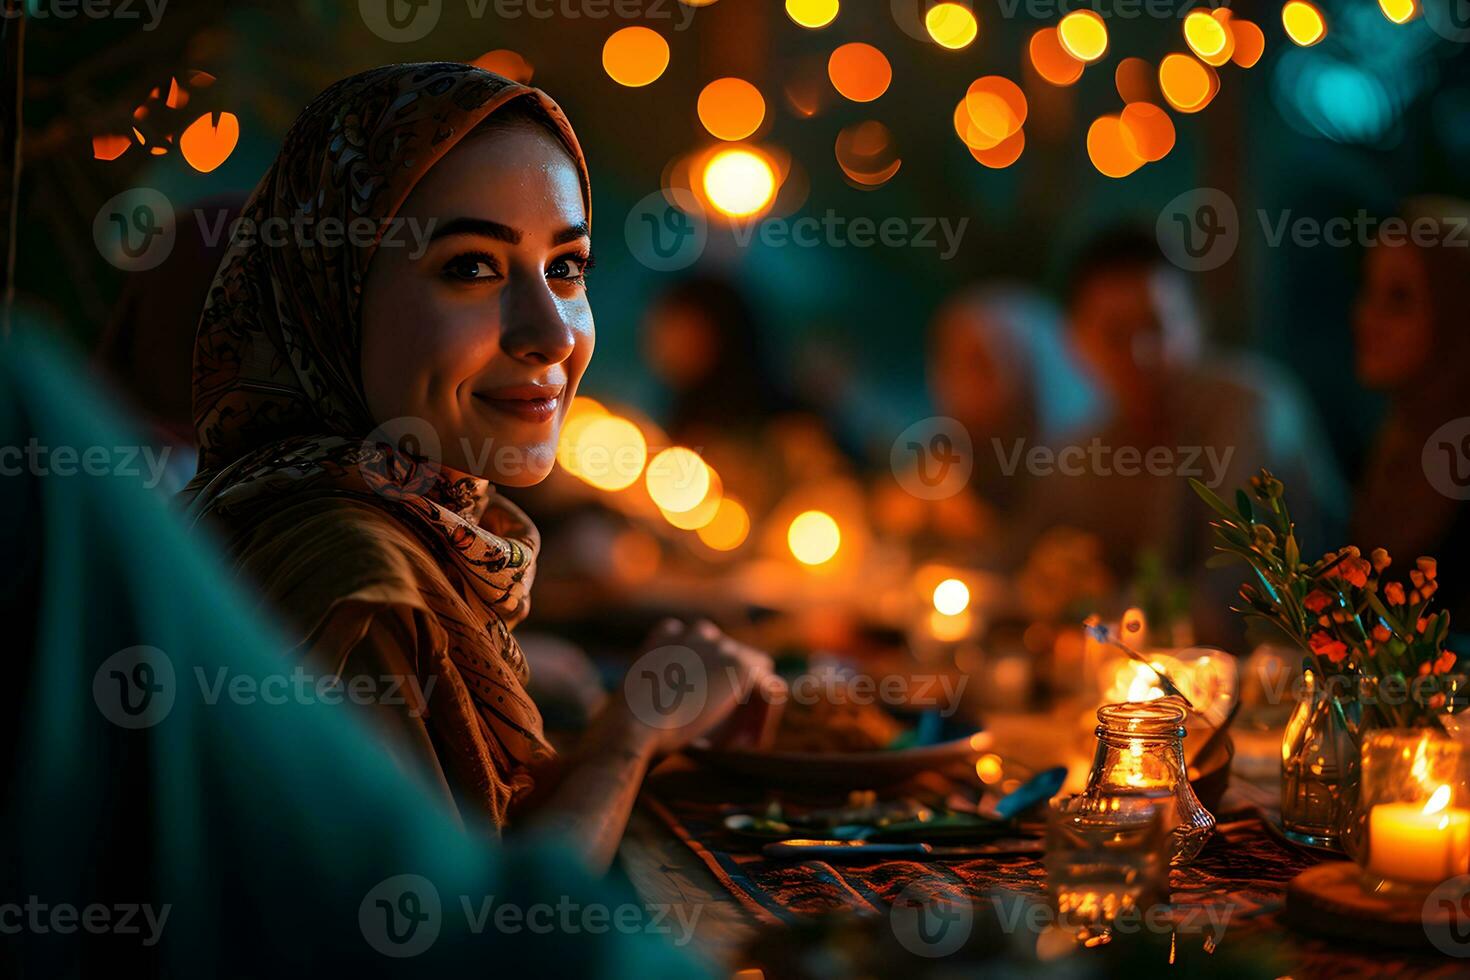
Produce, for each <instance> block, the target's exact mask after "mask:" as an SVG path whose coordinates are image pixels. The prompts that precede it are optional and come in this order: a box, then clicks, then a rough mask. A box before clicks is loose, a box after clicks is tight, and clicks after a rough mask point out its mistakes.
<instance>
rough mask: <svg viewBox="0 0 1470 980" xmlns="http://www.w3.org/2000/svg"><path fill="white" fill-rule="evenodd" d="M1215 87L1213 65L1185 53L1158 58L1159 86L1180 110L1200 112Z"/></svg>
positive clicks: (1216, 85) (1172, 104) (1212, 94)
mask: <svg viewBox="0 0 1470 980" xmlns="http://www.w3.org/2000/svg"><path fill="white" fill-rule="evenodd" d="M1218 88H1219V80H1218V78H1217V76H1216V75H1215V71H1214V69H1213V68H1211V67H1210V66H1209V65H1206V64H1202V63H1201V62H1199V61H1196V60H1195V59H1194V58H1191V57H1190V56H1189V55H1187V54H1179V53H1177V52H1176V53H1175V54H1168V55H1165V56H1164V60H1163V61H1161V62H1159V90H1160V91H1162V92H1163V93H1164V98H1165V99H1166V100H1168V102H1169V104H1170V105H1171V106H1173V107H1174V108H1175V109H1178V110H1179V111H1180V112H1199V111H1200V110H1201V109H1203V108H1204V107H1205V106H1207V105H1209V103H1210V100H1211V99H1212V98H1214V97H1215V92H1216V91H1217V90H1218Z"/></svg>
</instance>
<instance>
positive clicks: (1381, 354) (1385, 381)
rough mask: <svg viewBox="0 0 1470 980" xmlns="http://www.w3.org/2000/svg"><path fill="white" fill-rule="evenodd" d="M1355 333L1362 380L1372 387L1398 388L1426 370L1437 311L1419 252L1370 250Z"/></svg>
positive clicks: (1405, 247)
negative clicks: (1431, 297) (1433, 304)
mask: <svg viewBox="0 0 1470 980" xmlns="http://www.w3.org/2000/svg"><path fill="white" fill-rule="evenodd" d="M1353 333H1354V336H1355V338H1356V340H1357V363H1358V379H1359V380H1360V381H1362V383H1363V384H1365V385H1367V386H1368V387H1369V388H1376V389H1393V388H1398V387H1401V386H1403V385H1406V384H1409V383H1411V382H1412V381H1414V379H1415V378H1417V377H1418V376H1419V374H1420V372H1422V371H1423V370H1424V367H1425V365H1426V364H1428V362H1429V357H1430V354H1431V351H1432V350H1433V347H1434V311H1433V310H1432V308H1431V306H1430V298H1429V276H1428V273H1427V271H1426V270H1425V268H1424V262H1423V260H1422V259H1421V258H1420V257H1419V250H1418V249H1417V248H1416V247H1414V246H1412V245H1408V244H1403V245H1384V244H1379V245H1375V246H1374V247H1373V248H1370V249H1369V250H1368V259H1367V265H1366V267H1365V269H1364V270H1363V289H1362V292H1360V293H1359V294H1358V305H1357V309H1356V310H1355V312H1354V317H1353Z"/></svg>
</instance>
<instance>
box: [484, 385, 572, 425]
mask: <svg viewBox="0 0 1470 980" xmlns="http://www.w3.org/2000/svg"><path fill="white" fill-rule="evenodd" d="M562 387H563V386H562V385H515V386H512V387H507V388H495V389H492V390H490V391H477V392H475V397H476V398H478V399H479V400H480V401H482V402H484V403H485V404H486V405H489V406H490V407H491V408H493V409H495V410H496V411H497V412H501V413H503V414H505V415H509V416H512V417H513V418H518V419H521V420H522V421H525V422H546V421H549V420H550V419H551V417H552V416H554V415H555V414H556V409H557V406H558V405H560V404H561V393H562Z"/></svg>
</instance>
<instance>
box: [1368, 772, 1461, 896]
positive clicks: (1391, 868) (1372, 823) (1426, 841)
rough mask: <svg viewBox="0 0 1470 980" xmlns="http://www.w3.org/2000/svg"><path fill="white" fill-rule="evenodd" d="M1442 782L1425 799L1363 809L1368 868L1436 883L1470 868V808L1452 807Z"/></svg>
mask: <svg viewBox="0 0 1470 980" xmlns="http://www.w3.org/2000/svg"><path fill="white" fill-rule="evenodd" d="M1449 802H1450V788H1449V787H1448V786H1441V787H1439V789H1437V790H1435V791H1434V793H1433V794H1432V795H1431V796H1430V798H1429V800H1428V802H1426V803H1423V804H1418V803H1380V804H1378V805H1377V806H1375V807H1373V809H1372V810H1370V811H1369V812H1368V853H1369V857H1368V871H1369V872H1371V873H1373V874H1376V875H1380V876H1382V877H1384V878H1387V879H1390V880H1394V881H1403V882H1413V883H1415V884H1423V885H1437V884H1439V883H1440V882H1442V881H1444V880H1445V879H1447V878H1453V877H1454V876H1455V875H1460V874H1465V873H1466V872H1467V871H1470V810H1465V809H1462V808H1460V807H1452V806H1450V805H1449Z"/></svg>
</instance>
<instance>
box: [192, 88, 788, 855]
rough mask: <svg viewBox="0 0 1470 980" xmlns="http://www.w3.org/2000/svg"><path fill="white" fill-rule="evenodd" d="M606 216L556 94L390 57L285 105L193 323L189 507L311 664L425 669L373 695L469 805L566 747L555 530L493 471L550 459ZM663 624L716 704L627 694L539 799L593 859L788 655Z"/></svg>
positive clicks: (514, 476) (355, 674)
mask: <svg viewBox="0 0 1470 980" xmlns="http://www.w3.org/2000/svg"><path fill="white" fill-rule="evenodd" d="M590 216H591V205H590V188H589V185H588V177H587V168H586V164H585V161H584V159H583V156H582V152H581V149H580V148H579V146H578V144H577V141H576V137H575V136H574V135H573V133H572V130H571V127H570V126H569V125H568V123H567V121H566V118H565V117H564V116H563V115H562V113H561V110H560V109H559V108H558V107H557V106H556V104H555V103H554V102H552V101H551V99H550V98H549V97H548V96H546V95H545V94H544V93H542V92H541V91H539V90H537V89H533V88H529V87H526V86H524V85H519V84H516V83H514V82H511V81H508V80H507V79H504V78H501V77H500V76H498V75H494V74H491V73H489V72H486V71H483V70H481V69H478V68H474V67H470V66H467V65H462V64H417V65H394V66H388V67H384V68H379V69H374V70H371V71H367V72H363V73H362V74H359V75H355V76H353V77H351V78H348V79H345V80H343V81H341V82H338V83H337V84H335V85H333V86H331V87H330V88H328V89H327V90H326V91H325V92H323V93H322V94H321V95H320V96H318V97H317V99H316V100H315V101H313V102H312V103H311V105H309V106H308V107H307V108H306V109H305V111H303V113H302V114H301V117H300V118H299V119H298V120H297V121H296V122H295V124H294V125H293V126H292V127H291V130H290V132H289V133H288V134H287V136H286V139H285V143H284V145H283V147H282V150H281V153H280V155H279V157H278V158H277V159H276V161H275V163H274V164H273V165H272V167H271V168H270V170H269V171H268V172H267V173H266V175H265V177H264V179H263V180H262V181H261V183H260V185H259V186H258V187H257V189H256V191H255V194H254V195H253V197H252V198H251V200H250V201H249V203H248V204H247V205H246V207H245V210H244V213H243V218H244V221H243V224H242V229H244V230H246V231H248V230H250V229H259V233H258V234H241V235H237V237H236V240H235V241H234V242H232V244H231V249H230V251H229V253H227V255H226V257H225V260H224V262H223V264H222V265H221V267H220V270H219V272H218V274H217V276H216V278H215V282H214V286H213V288H212V289H211V290H210V296H209V300H208V303H207V304H206V306H205V310H204V314H203V317H202V319H201V321H200V327H199V336H198V340H197V344H196V348H195V372H194V411H195V421H196V428H197V431H198V435H199V447H200V471H199V474H198V476H197V477H196V478H195V479H194V481H193V482H192V483H191V484H190V485H189V487H188V488H186V490H185V496H186V498H187V499H188V500H189V501H190V503H191V510H192V513H193V514H194V515H195V517H196V519H200V520H203V521H206V522H208V523H209V524H211V525H212V526H213V527H214V528H215V529H216V530H217V531H219V532H221V533H223V534H224V535H225V541H226V544H227V547H228V550H229V553H230V555H231V556H232V558H233V560H234V561H235V563H236V565H237V566H238V568H239V569H240V570H241V571H242V572H243V573H244V574H245V575H246V576H247V577H248V578H250V579H252V580H253V581H254V582H255V583H256V585H257V586H258V587H259V589H260V590H261V592H262V593H263V595H264V597H265V598H266V599H267V600H268V601H269V602H270V603H271V604H272V605H273V606H274V608H275V609H276V610H277V611H278V612H279V613H280V614H281V615H282V616H284V618H285V620H286V622H287V624H288V627H289V629H290V631H291V634H292V636H293V637H294V638H295V639H297V640H299V641H300V653H301V655H303V656H304V657H306V658H307V660H308V661H309V662H311V663H313V664H314V665H315V666H317V667H319V668H321V669H324V670H326V671H329V672H333V673H335V674H336V675H338V676H341V677H342V678H343V680H344V682H350V679H351V678H369V679H371V678H377V677H400V678H409V679H412V680H414V681H415V682H416V686H415V685H410V689H416V690H418V691H421V692H423V694H422V697H420V698H413V699H410V701H411V702H412V703H410V704H407V705H383V704H379V705H377V706H375V707H374V709H373V714H375V715H376V716H377V721H378V723H379V724H380V726H381V727H382V729H383V730H384V732H385V738H386V741H387V744H388V745H389V747H390V749H391V750H392V751H393V752H394V753H395V754H396V755H398V756H400V757H401V758H403V759H404V760H405V765H406V766H408V767H409V768H411V769H414V770H416V771H419V772H421V773H424V774H427V776H428V777H429V779H430V780H431V782H432V783H433V785H434V786H435V787H436V789H437V790H438V791H439V792H440V794H441V795H443V796H444V797H445V798H446V799H449V800H452V801H453V803H454V804H455V805H456V806H457V807H458V810H459V812H460V814H461V815H462V816H463V817H464V818H465V819H466V821H467V822H470V823H477V822H481V821H483V822H486V823H489V824H493V825H494V826H496V827H499V826H503V825H504V824H506V823H507V822H508V820H509V819H510V815H511V811H512V807H513V805H514V804H516V803H518V802H520V801H523V800H524V798H525V797H526V795H527V794H528V793H529V791H530V790H531V788H532V785H533V783H534V780H535V777H534V773H535V771H537V770H544V769H545V768H546V766H547V764H548V763H549V762H550V761H551V758H552V755H553V753H552V750H551V748H550V746H549V745H548V744H547V742H546V740H545V738H544V737H543V734H542V726H541V718H540V714H539V712H538V711H537V708H536V705H535V704H534V703H533V702H532V701H531V699H530V698H529V697H528V696H527V694H526V690H525V685H526V681H527V667H526V661H525V658H524V656H523V655H522V653H521V650H520V647H519V645H518V644H517V642H516V639H515V637H514V635H513V634H512V632H511V630H512V628H513V627H514V626H515V625H516V624H517V623H519V622H520V621H521V620H522V619H524V618H525V616H526V613H527V611H528V603H529V593H530V588H531V582H532V578H533V575H534V570H535V563H536V556H537V551H538V548H539V545H540V540H539V536H538V534H537V532H536V528H535V526H534V525H533V524H532V523H531V521H530V519H529V518H528V517H527V516H526V515H525V514H524V513H522V512H521V511H520V510H519V509H518V508H516V507H515V506H514V505H512V504H511V503H510V502H509V501H507V500H506V499H505V498H504V497H502V496H500V495H499V494H498V493H497V492H496V491H495V488H494V486H493V484H509V485H515V486H525V485H530V484H533V483H536V482H538V481H539V480H541V479H543V478H544V477H545V476H546V475H547V473H548V472H549V471H550V469H551V466H552V463H553V461H554V458H555V448H556V443H557V436H558V433H559V430H560V425H561V422H562V420H563V419H564V418H565V416H566V411H567V408H568V406H569V405H570V403H571V401H572V398H573V397H574V395H575V394H576V390H577V385H578V382H579V381H580V380H581V378H582V374H583V371H584V370H585V369H586V366H587V362H588V360H589V358H590V357H591V355H592V346H593V324H592V313H591V308H590V306H589V305H588V299H587V285H586V275H587V270H588V268H589V267H590V266H591V254H590ZM652 642H653V645H654V646H655V647H656V648H657V650H656V651H655V653H657V652H658V651H660V650H663V649H664V648H667V647H669V646H675V647H678V648H679V650H680V656H683V657H685V658H687V662H685V663H681V665H680V666H681V667H684V668H686V669H685V670H684V671H683V672H682V673H681V672H677V671H674V672H668V673H665V672H661V670H660V669H656V668H660V667H668V666H669V665H667V664H662V663H660V664H659V665H654V668H655V669H644V670H643V673H646V674H649V675H650V676H651V677H652V678H653V679H652V681H651V682H650V683H653V684H656V683H658V679H659V678H661V677H664V676H668V677H669V678H670V679H671V680H672V679H674V678H675V674H677V675H678V676H679V677H683V676H686V675H688V674H689V673H690V672H691V671H692V672H693V673H694V674H698V673H699V672H700V671H701V670H702V672H703V675H704V676H705V677H706V678H707V679H708V683H707V684H706V685H705V688H706V690H702V691H700V694H701V695H703V697H702V698H700V699H698V703H699V704H701V705H702V708H701V710H699V711H697V712H694V711H692V709H691V710H685V711H678V712H674V717H673V721H677V722H678V724H676V725H675V724H672V723H671V722H666V721H665V720H664V718H663V717H661V716H659V717H655V716H654V715H653V714H652V713H650V712H649V711H647V710H644V711H635V710H633V708H632V707H631V706H630V704H629V703H628V701H627V699H611V707H610V708H609V709H608V710H607V711H606V712H605V713H604V715H603V717H602V718H601V719H600V720H599V721H598V722H597V723H595V724H594V726H593V730H592V731H591V733H590V735H589V738H588V741H587V746H588V748H587V749H586V750H585V752H583V753H580V754H578V755H575V756H574V757H573V758H572V759H570V760H568V762H567V763H566V765H565V767H564V768H565V771H564V775H565V778H564V779H562V781H561V785H560V786H559V787H558V788H557V790H556V792H555V793H554V795H552V796H551V798H550V799H547V800H545V801H544V803H543V804H542V806H541V808H540V809H541V815H542V817H543V819H545V820H547V821H548V822H551V823H554V824H555V825H556V826H557V827H558V828H560V829H562V830H564V831H565V832H566V833H567V834H568V836H569V838H570V839H571V840H572V841H574V842H576V843H577V844H578V845H579V846H581V847H583V848H584V849H585V851H586V854H587V857H588V859H589V861H590V862H591V863H592V864H593V865H594V866H605V865H606V864H607V862H608V861H610V860H611V857H612V854H613V852H614V850H615V848H616V845H617V841H618V839H619V837H620V836H621V833H622V829H623V827H624V826H625V824H626V820H627V816H628V813H629V810H630V809H631V806H632V803H633V800H634V798H635V796H636V793H637V788H638V785H639V782H640V780H641V777H642V774H643V772H644V771H645V769H646V767H647V765H648V763H649V761H650V759H651V758H652V757H653V756H654V755H655V754H656V753H658V752H660V751H665V750H669V749H672V748H675V747H677V746H679V745H682V744H683V743H685V742H687V741H688V740H690V739H692V738H695V737H698V736H700V735H703V734H706V733H708V732H710V731H711V730H712V729H714V728H715V727H716V726H717V725H719V724H720V723H721V722H722V721H723V720H724V719H725V718H726V717H727V716H728V715H729V714H730V713H731V711H732V710H733V708H734V704H735V701H736V694H735V689H736V688H737V687H740V686H742V685H744V684H746V683H751V682H758V681H759V680H760V679H761V678H762V677H763V676H764V674H765V673H766V672H767V671H768V670H769V659H768V658H765V657H764V656H763V655H761V654H757V653H755V652H754V651H750V650H748V649H746V648H743V647H739V646H737V645H735V644H734V643H733V642H732V641H730V640H728V639H726V638H724V637H722V636H721V635H720V634H719V633H718V631H716V630H714V628H713V627H712V626H710V625H709V624H701V625H700V626H699V627H698V628H686V627H684V626H682V625H679V624H668V625H666V626H665V627H664V628H663V629H662V631H661V632H660V633H659V635H658V636H656V637H655V638H654V641H652ZM660 655H662V654H660ZM641 666H642V667H644V668H647V666H648V665H641ZM630 690H631V688H630ZM672 694H673V695H680V696H682V687H680V688H679V689H676V690H675V691H673V692H672ZM653 699H654V701H655V702H657V701H658V695H657V692H655V693H654V695H653Z"/></svg>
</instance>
